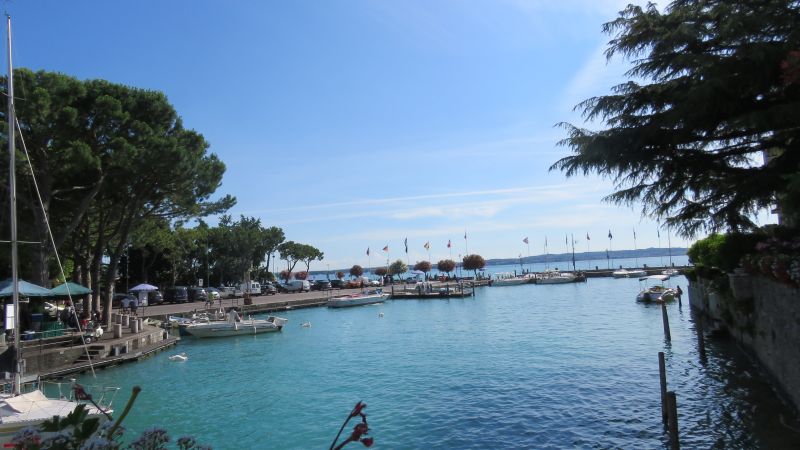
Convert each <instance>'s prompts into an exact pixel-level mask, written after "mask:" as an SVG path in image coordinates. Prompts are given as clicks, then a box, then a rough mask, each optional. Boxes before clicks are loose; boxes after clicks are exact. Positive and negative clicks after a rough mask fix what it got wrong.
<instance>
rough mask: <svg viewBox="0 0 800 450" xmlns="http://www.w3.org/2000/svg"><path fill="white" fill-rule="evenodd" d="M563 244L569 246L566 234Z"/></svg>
mask: <svg viewBox="0 0 800 450" xmlns="http://www.w3.org/2000/svg"><path fill="white" fill-rule="evenodd" d="M564 245H566V246H567V247H569V236H567V235H566V234H565V235H564Z"/></svg>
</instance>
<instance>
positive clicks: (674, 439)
mask: <svg viewBox="0 0 800 450" xmlns="http://www.w3.org/2000/svg"><path fill="white" fill-rule="evenodd" d="M667 411H668V412H669V421H668V427H669V448H670V449H672V450H679V449H680V448H681V444H680V442H679V440H678V400H677V398H676V397H675V391H669V392H667Z"/></svg>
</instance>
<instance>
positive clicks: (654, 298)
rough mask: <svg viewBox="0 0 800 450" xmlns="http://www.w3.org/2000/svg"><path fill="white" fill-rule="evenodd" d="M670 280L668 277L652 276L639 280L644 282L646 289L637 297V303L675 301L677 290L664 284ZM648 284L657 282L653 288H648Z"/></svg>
mask: <svg viewBox="0 0 800 450" xmlns="http://www.w3.org/2000/svg"><path fill="white" fill-rule="evenodd" d="M668 279H669V276H667V275H650V276H647V277H641V278H639V281H641V282H644V284H645V287H644V289H642V291H641V292H639V294H638V295H637V296H636V301H637V302H657V303H661V302H668V301H670V300H675V290H674V289H672V288H669V287H666V286H664V282H665V281H667V280H668ZM648 282H655V283H658V284H654V285H652V286H648V285H647V284H648Z"/></svg>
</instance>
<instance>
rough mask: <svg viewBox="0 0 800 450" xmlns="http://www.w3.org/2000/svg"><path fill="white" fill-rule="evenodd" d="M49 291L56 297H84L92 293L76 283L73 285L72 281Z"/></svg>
mask: <svg viewBox="0 0 800 450" xmlns="http://www.w3.org/2000/svg"><path fill="white" fill-rule="evenodd" d="M50 291H51V292H52V293H53V295H58V296H66V295H85V294H91V293H92V290H91V289H89V288H87V287H86V286H81V285H80V284H78V283H73V282H72V281H67V282H66V283H64V284H60V285H58V286H56V287H54V288H53V289H51V290H50Z"/></svg>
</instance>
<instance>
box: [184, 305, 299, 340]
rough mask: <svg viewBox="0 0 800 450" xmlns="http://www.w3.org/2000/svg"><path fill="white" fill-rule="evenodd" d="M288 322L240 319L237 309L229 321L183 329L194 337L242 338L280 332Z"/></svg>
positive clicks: (215, 321) (274, 318)
mask: <svg viewBox="0 0 800 450" xmlns="http://www.w3.org/2000/svg"><path fill="white" fill-rule="evenodd" d="M287 321H288V320H287V319H284V318H281V317H275V316H269V317H267V318H266V319H252V318H251V319H247V320H243V319H242V318H240V317H239V313H238V312H236V310H235V309H232V310H230V312H229V313H228V319H227V320H210V321H207V322H193V323H190V324H188V325H186V326H185V328H183V329H184V330H186V332H187V333H189V334H191V335H192V336H195V337H199V338H204V337H224V336H240V335H248V334H261V333H269V332H271V331H280V330H281V329H282V328H283V326H284V325H286V322H287Z"/></svg>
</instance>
